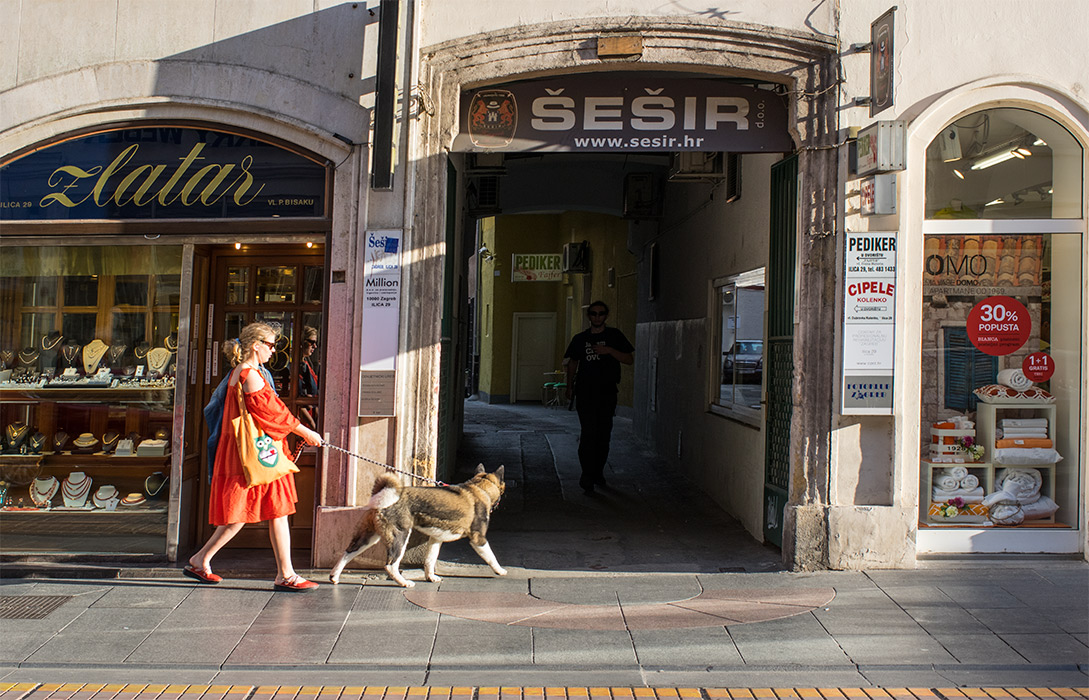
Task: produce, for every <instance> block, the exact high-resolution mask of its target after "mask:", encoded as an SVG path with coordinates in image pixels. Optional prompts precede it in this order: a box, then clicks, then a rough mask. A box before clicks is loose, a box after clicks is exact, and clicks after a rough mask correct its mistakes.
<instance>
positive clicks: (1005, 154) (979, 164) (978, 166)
mask: <svg viewBox="0 0 1089 700" xmlns="http://www.w3.org/2000/svg"><path fill="white" fill-rule="evenodd" d="M1021 157H1022V158H1024V156H1021ZM1013 158H1014V155H1013V151H1002V152H1001V153H995V154H994V155H993V156H987V157H986V158H980V159H979V160H977V161H976V162H975V163H972V170H983V169H984V168H989V167H991V166H992V165H998V164H999V163H1005V162H1006V161H1007V160H1012V159H1013Z"/></svg>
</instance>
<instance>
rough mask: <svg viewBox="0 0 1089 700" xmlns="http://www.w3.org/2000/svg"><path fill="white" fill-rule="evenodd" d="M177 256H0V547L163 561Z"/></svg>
mask: <svg viewBox="0 0 1089 700" xmlns="http://www.w3.org/2000/svg"><path fill="white" fill-rule="evenodd" d="M181 268H182V247H181V246H146V247H144V246H136V247H131V246H125V247H122V246H70V247H68V246H51V247H22V248H20V247H14V246H12V247H5V248H3V249H0V269H2V271H3V277H2V278H0V305H2V308H4V309H10V310H12V313H5V314H4V315H3V316H2V317H0V512H2V513H3V515H2V516H0V537H2V539H3V541H4V548H5V550H9V551H41V552H53V551H56V552H125V553H152V554H162V553H164V551H165V548H166V537H167V521H168V511H169V507H170V506H169V504H170V498H169V496H170V484H169V481H170V479H169V474H170V464H171V446H172V442H173V440H172V435H171V430H172V426H173V420H174V408H175V392H174V387H175V372H176V367H177V353H178V336H177V332H178V322H179V302H180V293H179V290H180V288H181Z"/></svg>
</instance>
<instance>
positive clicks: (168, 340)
mask: <svg viewBox="0 0 1089 700" xmlns="http://www.w3.org/2000/svg"><path fill="white" fill-rule="evenodd" d="M163 346H164V347H166V349H167V350H169V351H170V352H177V351H178V336H177V335H175V334H173V333H171V334H170V335H168V336H166V337H165V338H163Z"/></svg>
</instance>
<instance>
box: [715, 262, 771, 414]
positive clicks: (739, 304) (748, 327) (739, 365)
mask: <svg viewBox="0 0 1089 700" xmlns="http://www.w3.org/2000/svg"><path fill="white" fill-rule="evenodd" d="M712 308H713V309H714V311H713V313H715V315H716V318H715V339H716V341H717V342H715V343H712V347H713V348H714V350H715V357H714V358H713V360H712V366H713V369H714V372H713V375H714V376H715V377H716V378H717V382H716V388H715V389H714V390H713V392H712V393H713V396H712V400H711V410H712V411H713V412H715V413H719V414H722V415H727V416H730V417H731V418H736V419H738V420H741V421H743V422H746V423H751V424H753V425H759V421H760V399H761V394H762V391H763V383H764V268H759V269H757V270H751V271H749V272H745V273H742V274H740V275H734V276H730V277H724V278H721V279H718V280H715V283H714V304H713V306H712Z"/></svg>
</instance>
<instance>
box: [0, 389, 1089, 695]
mask: <svg viewBox="0 0 1089 700" xmlns="http://www.w3.org/2000/svg"><path fill="white" fill-rule="evenodd" d="M467 409H468V410H467V420H466V437H465V444H464V449H463V450H462V453H461V457H460V461H461V462H462V464H461V467H462V468H464V469H468V467H470V466H471V465H475V463H476V462H477V461H482V462H484V463H485V464H486V465H487V467H488V468H489V469H492V468H494V467H495V466H497V465H498V464H500V463H502V464H505V465H506V468H507V475H508V480H509V488H508V492H507V495H506V496H505V497H504V501H503V502H502V504H501V505H500V507H499V508H498V509H497V510H496V512H495V514H494V515H493V528H492V532H491V533H490V540H491V542H492V548H493V549H494V551H495V552H496V555H497V557H498V558H499V560H500V561H501V562H502V563H503V564H504V566H507V568H508V570H509V571H510V573H509V575H508V576H506V577H502V578H499V577H494V576H493V575H492V574H491V571H490V570H489V569H488V568H487V567H486V566H484V565H483V564H482V563H481V562H480V561H479V560H478V559H477V558H476V555H475V554H474V553H473V552H472V550H471V549H470V548H469V547H468V545H467V544H466V543H464V542H457V543H451V544H447V545H445V546H444V547H443V549H442V557H441V561H440V565H439V573H440V574H442V575H443V576H444V579H443V581H442V582H441V583H438V584H434V583H427V582H423V581H422V574H421V572H420V571H419V570H412V569H408V570H407V574H408V575H409V577H410V578H414V579H416V580H417V581H421V582H420V583H418V585H417V586H416V587H415V588H414V589H412V590H410V591H407V592H406V591H404V590H403V589H400V588H398V587H396V586H394V585H392V584H391V582H389V581H387V580H386V579H385V575H384V574H382V575H379V574H377V573H375V572H368V571H361V570H349V571H347V572H345V575H344V577H343V579H342V583H341V584H340V585H339V586H332V585H322V586H321V587H320V588H318V589H317V590H316V591H314V592H311V593H305V594H290V593H275V592H273V590H272V586H271V581H270V580H269V575H270V572H271V553H269V552H257V553H256V555H255V556H256V558H253V557H250V558H248V559H247V558H246V557H244V556H242V553H236V552H232V551H226V552H224V553H222V554H221V555H220V557H219V558H218V559H217V562H216V564H217V570H218V572H219V573H221V574H224V575H226V576H227V577H228V578H227V579H226V580H225V581H224V582H223V583H222V584H220V585H217V586H200V585H198V584H196V583H195V582H193V581H191V580H189V579H185V578H183V577H182V576H180V572H179V570H178V569H177V568H176V567H158V568H137V567H123V568H118V569H117V570H115V571H113V572H112V573H107V571H108V570H107V569H105V568H103V569H102V571H103V573H102V574H101V575H99V576H97V577H96V576H94V574H93V572H92V574H91V577H90V578H78V579H77V578H66V579H65V578H5V579H2V580H0V620H2V624H0V629H2V634H0V682H6V683H8V684H13V685H10V686H6V687H4V688H3V689H0V692H2V693H3V695H2V696H0V700H19V699H20V698H23V697H26V698H28V699H29V698H33V700H90V698H92V697H93V698H95V700H138V698H139V699H142V698H147V699H148V700H151V699H152V698H157V699H158V700H177V699H178V698H179V697H184V700H198V698H205V697H207V698H209V700H213V699H212V698H211V696H212V695H215V696H216V697H215V698H214V700H222V699H223V698H225V697H227V696H232V697H237V698H238V700H248V699H249V698H263V697H264V696H267V697H268V698H269V700H294V698H296V697H298V698H299V700H316V699H317V698H320V699H321V700H337V699H338V698H340V697H344V698H346V699H347V698H348V697H349V696H350V697H353V698H360V697H363V696H374V697H375V700H377V699H378V698H390V697H394V698H397V699H398V700H411V696H412V695H425V696H427V697H432V696H435V697H439V696H441V697H443V698H450V697H451V693H453V694H454V695H457V694H459V693H460V694H466V693H467V694H468V695H469V696H471V697H472V696H475V697H473V700H486V699H487V698H491V697H494V698H495V700H533V698H535V697H537V696H540V698H541V700H553V698H556V699H557V700H558V699H559V698H580V697H586V698H588V699H589V700H592V699H593V696H594V695H604V696H607V697H644V696H645V691H646V689H647V688H648V687H649V688H656V689H658V690H656V691H654V693H652V694H651V695H649V696H646V697H673V698H676V697H688V696H691V697H699V698H704V699H707V700H711V699H713V698H719V697H730V698H733V697H756V698H769V699H772V700H774V699H776V698H779V699H781V698H784V697H791V698H836V697H846V698H852V697H859V698H872V697H900V696H901V695H903V696H905V697H907V696H910V697H918V698H927V697H931V696H934V695H935V693H937V697H941V698H943V699H946V700H948V698H951V697H982V698H986V697H1007V698H1008V697H1025V698H1032V697H1055V696H1060V697H1075V696H1077V695H1078V694H1079V692H1081V691H1079V690H1077V689H1079V688H1084V687H1085V686H1087V685H1089V675H1087V674H1089V566H1087V565H1086V563H1085V562H1083V561H1074V560H1064V559H1054V558H1032V557H999V558H989V559H969V560H941V561H932V562H924V563H923V564H922V565H921V566H920V567H919V568H917V569H915V570H912V571H867V572H832V571H827V572H812V573H802V572H797V573H796V572H788V571H783V570H782V568H781V566H780V564H779V556H778V551H777V550H775V549H774V548H770V547H765V546H763V545H760V544H758V543H756V542H754V541H753V540H752V538H751V537H749V536H748V535H747V534H746V533H745V532H744V531H743V530H742V529H741V528H740V526H739V525H738V523H737V522H736V521H735V520H733V519H732V518H730V517H729V516H728V515H726V514H725V513H723V512H722V511H721V510H719V509H717V508H716V507H715V506H714V504H712V503H710V502H709V501H708V500H707V499H705V498H703V497H701V496H700V494H699V493H698V491H696V490H695V489H694V488H693V487H692V486H691V485H690V484H688V483H687V482H685V480H684V479H683V478H681V477H679V476H677V475H676V474H674V473H672V472H671V471H670V470H669V469H668V468H667V466H666V465H664V464H662V463H660V462H658V461H657V460H655V459H653V458H652V457H650V456H648V455H646V454H644V453H642V452H640V451H639V449H638V447H637V446H636V445H635V444H634V441H633V440H632V439H631V435H630V423H629V422H628V421H624V420H618V421H617V433H616V435H615V437H614V451H613V454H612V458H611V459H610V468H609V470H608V471H607V472H606V476H607V478H608V480H609V483H610V488H609V490H607V491H605V492H603V493H602V494H600V495H597V496H594V497H588V496H585V495H584V494H583V493H582V492H581V490H580V489H578V485H577V470H578V467H577V459H576V458H575V457H574V450H575V438H576V437H577V435H576V433H577V420H576V419H575V417H574V414H571V413H568V412H566V411H554V410H548V409H545V408H543V407H517V408H511V407H496V406H486V405H482V404H478V403H475V402H469V403H468V404H467ZM262 557H263V559H262ZM258 565H260V569H258V568H257V566H258ZM307 573H308V574H310V575H311V576H313V577H314V578H315V580H319V581H321V580H324V578H323V577H324V574H325V572H307ZM50 683H52V684H54V685H48V684H50ZM42 684H46V685H42ZM57 684H62V685H57ZM63 684H72V685H63ZM84 684H91V685H84ZM102 684H111V685H108V686H103V685H102ZM125 684H130V685H125ZM145 684H153V685H151V686H148V687H147V688H145ZM164 684H165V685H164ZM171 684H172V685H171ZM956 687H969V688H980V687H987V688H989V689H990V690H988V691H986V692H984V691H971V692H969V691H967V690H965V691H964V692H962V693H957V692H956V691H950V690H949V689H951V688H956ZM1003 687H1005V688H1008V689H1009V690H1008V691H1000V690H997V689H999V688H1003ZM65 688H66V689H67V690H64V689H65ZM149 688H150V689H149ZM500 688H502V691H500ZM723 688H758V689H769V688H775V689H776V690H775V691H774V692H772V691H770V690H768V691H766V692H764V691H761V692H755V691H754V692H752V693H750V694H749V695H748V696H745V695H744V693H741V694H740V695H735V694H723V693H725V691H721V690H720V689H723ZM818 688H819V689H821V690H820V691H819V692H818V691H817V690H815V689H818ZM858 688H865V689H866V692H863V693H862V694H858V693H860V692H861V691H857V690H852V689H858ZM874 688H884V689H887V692H884V693H882V692H881V691H875V690H873V689H874ZM1025 688H1032V689H1034V690H1033V691H1027V690H1025V691H1022V690H1019V689H1025ZM1047 688H1051V689H1053V691H1046V690H1044V689H1047ZM633 689H634V690H635V691H644V694H635V695H634V696H633V695H632V692H633ZM716 689H719V690H716ZM785 689H794V690H785ZM832 689H839V690H838V691H833V690H832ZM906 689H911V691H910V692H909V691H908V690H906ZM928 689H930V690H928ZM935 689H936V690H935ZM942 689H945V690H942ZM894 691H895V692H894ZM901 691H902V692H901ZM1003 692H1005V695H1003ZM693 693H695V695H693ZM769 693H770V694H769ZM107 695H109V698H107V697H106V696H107ZM334 696H335V697H334Z"/></svg>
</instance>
